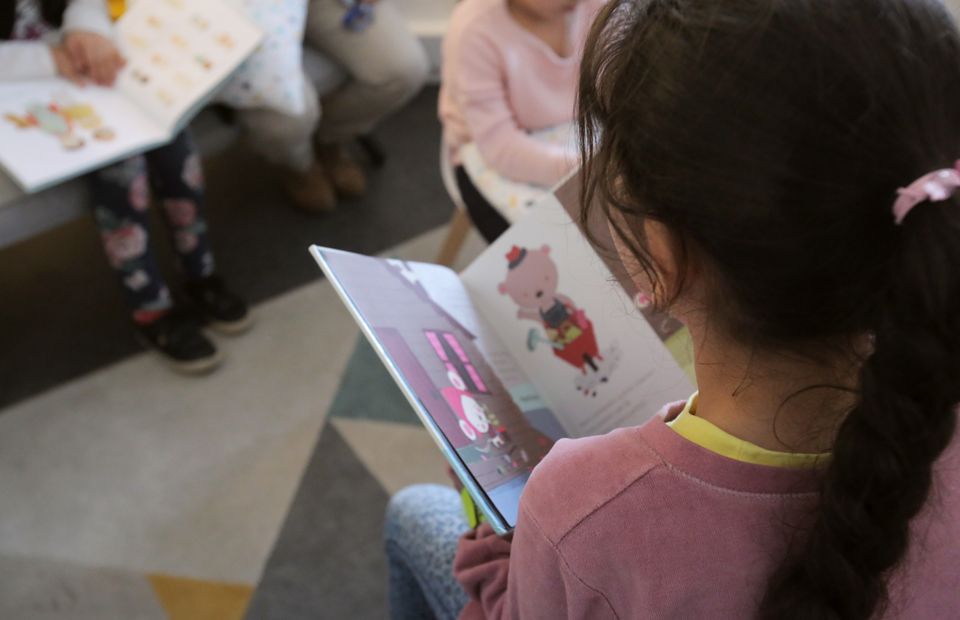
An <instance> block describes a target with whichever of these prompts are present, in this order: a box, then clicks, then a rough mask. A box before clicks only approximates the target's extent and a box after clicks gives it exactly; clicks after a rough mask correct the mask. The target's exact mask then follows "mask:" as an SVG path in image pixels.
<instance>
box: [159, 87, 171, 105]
mask: <svg viewBox="0 0 960 620" xmlns="http://www.w3.org/2000/svg"><path fill="white" fill-rule="evenodd" d="M155 94H156V96H157V99H159V100H160V103H162V104H163V105H166V106H169V105H173V96H172V95H171V94H170V93H168V92H167V91H166V90H165V89H163V88H158V89H157V91H156V93H155Z"/></svg>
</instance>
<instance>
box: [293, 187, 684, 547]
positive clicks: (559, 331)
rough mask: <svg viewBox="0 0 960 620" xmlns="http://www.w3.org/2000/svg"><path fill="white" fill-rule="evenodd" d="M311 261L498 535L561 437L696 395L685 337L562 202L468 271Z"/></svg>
mask: <svg viewBox="0 0 960 620" xmlns="http://www.w3.org/2000/svg"><path fill="white" fill-rule="evenodd" d="M574 182H575V179H574ZM573 189H575V188H572V187H571V185H570V184H568V185H567V186H566V187H564V188H561V190H559V192H558V193H559V195H560V197H561V198H563V197H564V196H567V197H570V198H573V196H574V194H575V191H572V190H573ZM566 202H567V204H568V206H571V207H572V204H573V201H572V200H569V201H566ZM598 230H599V231H600V234H601V235H602V233H604V232H605V228H598ZM311 251H312V252H313V254H314V256H315V257H316V258H317V260H318V262H319V263H320V264H321V266H322V267H323V269H324V271H325V272H326V274H327V276H328V277H329V278H330V280H331V282H332V283H333V284H334V286H335V287H336V288H337V290H338V292H339V293H340V295H341V296H342V297H343V300H344V302H345V303H346V304H347V306H348V308H350V310H351V311H352V312H353V314H354V318H355V319H357V321H358V323H359V324H360V325H361V327H362V329H363V331H364V333H365V334H366V335H367V337H368V339H369V340H370V342H371V344H372V345H373V347H374V349H376V350H377V352H378V353H379V354H380V356H381V359H383V361H384V363H385V364H386V366H387V368H388V369H389V370H390V371H391V374H392V375H393V377H394V379H395V380H396V381H397V383H398V385H399V386H400V387H401V389H402V390H403V391H404V393H405V394H406V395H407V397H408V399H409V400H410V402H411V404H412V405H413V407H414V409H416V410H417V412H418V413H419V414H420V416H421V418H422V419H423V420H424V423H425V425H426V426H427V428H428V430H430V431H431V433H432V434H433V435H434V438H435V439H436V440H437V442H438V445H440V447H441V449H442V450H443V451H444V453H445V454H446V455H447V458H448V460H450V462H451V465H453V466H454V470H455V471H457V472H458V473H459V474H460V476H461V479H462V480H463V482H464V484H465V485H466V487H467V488H468V489H469V490H471V494H472V495H474V496H475V497H474V499H475V500H476V501H477V503H478V505H480V506H481V508H485V509H484V513H485V514H486V515H487V518H488V519H490V520H491V521H492V522H493V523H494V525H495V527H497V529H498V530H500V531H506V530H509V529H510V528H511V527H512V526H513V524H514V523H515V522H516V515H517V510H518V504H519V497H520V492H521V491H522V489H523V486H524V485H525V483H526V481H527V479H528V478H529V476H530V473H531V471H532V469H533V468H534V467H535V466H536V464H537V463H539V462H540V460H541V459H542V458H543V457H544V456H545V455H546V453H547V451H548V450H549V449H550V447H551V446H552V445H553V443H554V442H555V441H556V440H558V439H560V438H563V437H584V436H588V435H597V434H602V433H606V432H609V431H611V430H613V429H615V428H619V427H624V426H634V425H639V424H642V423H644V422H646V421H647V420H649V419H650V418H651V417H652V416H653V415H654V414H655V413H656V412H657V411H658V410H659V409H660V408H661V407H662V406H663V405H664V404H665V403H668V402H672V401H676V400H681V399H685V398H687V397H689V396H690V394H691V393H692V392H693V391H694V389H695V388H694V385H693V382H692V372H691V371H690V368H689V366H690V364H689V360H690V352H689V346H688V340H689V338H688V336H687V331H686V329H684V328H683V327H682V326H681V325H679V324H678V323H676V322H675V321H673V320H672V319H669V318H668V317H665V316H663V315H657V314H655V313H653V312H652V311H651V310H650V309H649V308H643V307H644V306H646V304H645V303H643V298H642V295H641V296H639V297H640V300H639V301H640V303H639V304H637V303H636V302H637V297H638V296H637V295H636V291H635V289H633V288H632V284H631V283H630V282H629V279H628V278H624V277H623V274H622V273H616V272H617V271H618V269H619V270H621V271H622V267H618V263H616V262H615V261H609V260H607V261H605V260H603V259H601V258H600V256H598V254H597V252H595V251H594V250H593V248H592V247H591V246H590V244H589V243H588V242H587V241H586V239H585V238H584V236H583V234H582V233H581V230H580V229H579V228H578V227H577V225H576V224H574V223H573V222H572V220H571V217H570V216H569V215H568V213H567V211H566V209H565V208H564V205H563V204H562V203H561V200H560V199H558V198H557V197H556V196H555V195H550V196H548V197H547V198H546V199H544V200H542V201H541V202H540V203H538V205H537V206H536V207H534V208H533V210H532V211H531V213H530V214H529V215H528V216H527V217H525V218H524V219H523V220H521V221H520V222H519V223H518V224H515V225H514V226H512V227H511V228H510V229H509V230H508V231H507V232H506V233H505V234H504V235H503V236H502V237H500V238H499V239H498V240H497V241H496V242H495V243H494V244H492V245H491V246H490V248H489V249H487V250H486V251H485V252H484V253H483V254H482V255H481V256H480V257H479V258H477V259H476V260H475V261H474V262H473V263H472V264H471V265H470V266H469V267H468V268H467V269H466V270H465V271H464V272H463V273H461V274H459V275H457V274H456V273H454V272H453V271H452V270H450V269H447V268H445V267H441V266H437V265H432V264H426V263H414V262H406V261H401V260H394V259H381V258H372V257H367V256H360V255H357V254H351V253H347V252H342V251H338V250H331V249H327V248H320V247H317V246H314V247H313V248H311ZM618 276H619V277H618ZM638 306H639V307H638ZM641 308H643V309H641ZM671 351H672V352H671Z"/></svg>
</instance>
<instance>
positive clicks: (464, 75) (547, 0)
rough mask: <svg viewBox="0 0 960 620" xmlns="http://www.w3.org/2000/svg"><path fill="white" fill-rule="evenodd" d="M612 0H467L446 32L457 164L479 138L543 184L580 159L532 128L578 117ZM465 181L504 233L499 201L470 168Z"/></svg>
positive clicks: (497, 159) (447, 126)
mask: <svg viewBox="0 0 960 620" xmlns="http://www.w3.org/2000/svg"><path fill="white" fill-rule="evenodd" d="M603 1H604V0H463V1H462V2H460V4H458V5H457V8H456V9H455V10H454V12H453V15H452V16H451V18H450V25H449V27H448V29H447V34H446V37H445V38H444V41H443V75H442V84H441V88H440V106H439V107H440V120H441V121H442V122H443V128H444V131H443V136H444V141H445V142H446V144H447V145H448V146H449V147H450V148H451V149H452V150H453V151H454V163H457V158H456V154H455V153H456V150H457V149H459V148H460V147H461V146H463V145H464V144H467V143H468V142H476V145H477V148H478V149H479V151H480V154H481V155H482V156H483V158H484V160H485V161H486V163H487V164H489V165H490V166H491V167H492V168H493V169H494V170H496V171H497V172H499V173H500V174H502V175H503V176H505V177H507V178H509V179H512V180H514V181H521V182H524V183H532V184H534V185H540V186H543V187H551V186H552V185H554V184H555V183H556V182H557V181H559V180H560V179H562V178H563V177H564V176H565V175H566V174H567V173H568V172H569V171H570V170H571V169H572V168H573V166H575V165H576V163H577V161H578V154H577V153H576V151H575V150H574V149H573V148H571V147H569V146H561V145H557V144H546V143H544V142H541V141H539V140H537V139H535V138H533V137H531V136H530V135H529V132H530V131H535V130H538V129H545V128H548V127H551V126H555V125H561V124H565V123H570V122H572V121H573V115H574V100H575V95H576V89H577V76H578V75H579V72H580V54H581V51H582V49H583V41H584V39H585V38H586V35H587V32H588V31H589V28H590V24H591V23H592V22H593V17H594V16H595V15H596V13H597V11H598V10H599V8H600V6H602V4H603ZM457 182H458V185H459V186H460V191H461V194H462V195H463V197H464V200H465V201H466V203H467V208H468V209H469V210H470V213H471V215H472V216H474V221H475V223H476V224H477V225H478V227H479V228H480V231H481V232H483V233H484V234H485V236H486V237H487V238H488V239H491V240H492V239H493V238H496V237H497V236H498V235H499V233H500V232H502V231H503V230H505V229H506V223H505V221H503V218H502V217H500V216H497V214H496V211H495V210H493V207H491V206H489V205H485V204H477V200H483V198H482V197H481V196H480V195H479V192H477V191H476V189H475V187H474V186H473V184H472V182H471V181H470V179H469V177H468V176H467V175H466V172H465V171H464V170H463V168H462V167H460V168H458V169H457ZM487 209H490V210H492V213H488V212H485V211H486V210H487ZM491 218H492V219H493V222H491V223H490V224H489V225H487V222H488V219H491ZM496 218H499V219H500V220H501V222H502V224H500V225H499V226H498V225H497V223H496Z"/></svg>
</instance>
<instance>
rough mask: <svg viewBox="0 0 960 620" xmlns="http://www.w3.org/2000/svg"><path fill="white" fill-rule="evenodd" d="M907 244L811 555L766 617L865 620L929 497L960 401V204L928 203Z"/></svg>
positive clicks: (781, 581)
mask: <svg viewBox="0 0 960 620" xmlns="http://www.w3.org/2000/svg"><path fill="white" fill-rule="evenodd" d="M904 229H905V230H904V231H903V239H902V240H901V243H902V248H901V250H900V252H899V256H898V257H897V259H896V264H895V266H894V270H893V273H892V274H891V284H890V290H889V292H888V294H887V299H886V300H885V301H884V302H883V303H884V307H883V309H882V311H881V313H880V320H879V324H878V326H877V328H876V331H875V346H874V352H873V354H872V355H871V356H870V358H869V359H868V360H867V361H866V363H865V364H864V365H863V368H862V371H861V376H860V383H861V397H860V402H859V403H858V404H857V406H856V407H855V408H854V409H853V411H851V412H850V414H849V415H848V417H847V418H846V420H845V421H844V423H843V424H842V426H841V427H840V430H839V433H838V436H837V439H836V443H835V446H834V449H833V458H832V460H831V463H830V465H829V467H828V469H827V472H826V474H825V480H824V485H823V496H822V500H821V507H820V514H819V518H818V520H817V522H816V524H815V525H814V527H813V528H812V530H811V531H810V532H809V536H808V538H807V540H806V548H805V549H804V550H803V552H802V553H801V554H800V555H799V556H798V557H796V558H795V559H794V560H793V561H792V562H790V563H788V564H786V565H785V567H784V568H783V569H782V570H781V572H780V573H779V574H778V575H777V576H776V577H775V578H774V579H773V580H772V582H771V585H770V588H769V589H768V592H767V596H766V600H765V601H764V604H763V607H762V612H761V618H764V619H769V620H774V619H776V620H791V619H797V620H800V619H801V618H802V619H804V620H811V619H821V618H822V619H834V618H836V619H843V620H854V619H867V618H872V617H874V616H878V615H880V613H882V611H883V609H884V607H885V605H886V603H887V589H886V585H885V578H886V577H887V576H888V575H889V572H890V570H891V569H893V568H895V567H896V566H897V563H898V562H900V561H901V560H902V559H903V557H904V555H905V553H906V550H907V547H908V545H909V542H910V521H911V519H913V518H914V517H915V516H916V515H917V514H918V513H919V512H920V511H921V510H922V509H923V506H924V504H925V503H926V501H927V499H928V497H929V496H930V490H931V486H932V484H933V476H932V468H933V464H934V462H935V461H936V460H937V458H938V457H939V456H940V454H941V453H942V452H943V451H944V449H945V448H946V447H947V445H948V444H949V443H950V440H951V438H952V437H953V434H954V431H955V428H956V424H957V412H956V407H957V403H958V401H960V269H958V266H960V243H958V241H960V201H958V200H957V199H956V198H954V199H951V200H950V201H947V202H944V203H924V204H921V205H919V206H918V207H916V212H915V213H912V214H911V215H910V216H908V219H907V220H906V221H905V222H904Z"/></svg>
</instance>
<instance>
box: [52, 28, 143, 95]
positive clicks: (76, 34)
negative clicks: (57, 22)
mask: <svg viewBox="0 0 960 620" xmlns="http://www.w3.org/2000/svg"><path fill="white" fill-rule="evenodd" d="M52 52H53V56H54V61H55V62H56V64H57V71H58V72H59V73H60V74H61V75H62V76H64V77H65V78H67V79H68V80H70V81H72V82H77V81H78V79H77V78H78V77H80V78H83V79H86V80H89V81H91V82H93V83H95V84H97V85H99V86H113V83H114V82H115V81H116V79H117V74H119V73H120V70H121V69H122V68H123V67H124V65H126V63H127V61H126V60H124V58H123V55H122V54H121V53H120V50H119V49H118V48H117V46H116V45H115V44H114V43H113V41H111V40H110V39H108V38H106V37H104V36H102V35H99V34H96V33H94V32H87V31H84V30H74V31H71V32H68V33H67V34H66V35H65V36H64V37H63V45H62V46H60V47H58V48H53V50H52ZM64 53H66V54H67V55H68V56H69V57H68V58H63V54H64ZM58 56H59V57H58ZM61 65H62V66H61Z"/></svg>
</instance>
